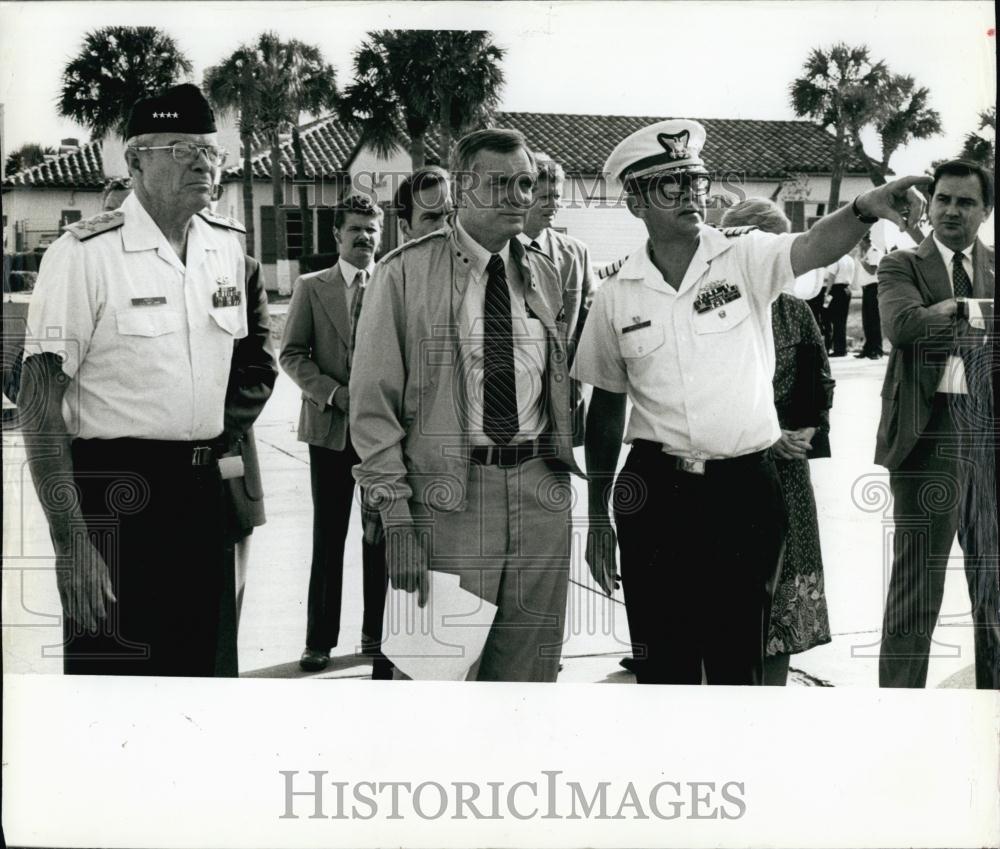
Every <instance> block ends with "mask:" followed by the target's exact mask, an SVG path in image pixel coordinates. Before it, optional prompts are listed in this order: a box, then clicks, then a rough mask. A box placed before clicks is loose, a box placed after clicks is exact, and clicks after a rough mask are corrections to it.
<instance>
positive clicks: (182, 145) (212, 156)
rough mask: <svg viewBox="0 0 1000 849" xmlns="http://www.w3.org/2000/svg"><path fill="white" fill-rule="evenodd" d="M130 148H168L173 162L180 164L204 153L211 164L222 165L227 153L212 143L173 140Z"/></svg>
mask: <svg viewBox="0 0 1000 849" xmlns="http://www.w3.org/2000/svg"><path fill="white" fill-rule="evenodd" d="M132 150H169V151H170V154H171V156H173V157H174V162H178V163H180V164H181V165H190V164H191V163H192V162H194V161H195V160H197V159H198V157H199V156H200V155H201V154H205V159H207V160H208V164H209V165H212V166H217V165H222V163H223V162H225V161H226V156H228V153H227V152H226V151H225V150H223V149H222V148H220V147H216V146H215V145H212V144H195V143H194V142H174V143H173V144H160V145H155V146H145V147H139V146H136V147H133V148H132Z"/></svg>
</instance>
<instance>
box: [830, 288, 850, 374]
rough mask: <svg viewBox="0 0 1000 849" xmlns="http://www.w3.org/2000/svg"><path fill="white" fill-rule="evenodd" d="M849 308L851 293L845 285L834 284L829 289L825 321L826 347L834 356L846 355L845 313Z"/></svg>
mask: <svg viewBox="0 0 1000 849" xmlns="http://www.w3.org/2000/svg"><path fill="white" fill-rule="evenodd" d="M850 307H851V292H850V290H849V289H848V286H847V284H846V283H835V284H834V285H833V286H831V287H830V305H829V306H828V307H827V308H826V320H827V323H828V325H829V328H830V338H829V340H828V343H827V344H828V346H829V348H830V353H831V354H833V355H834V356H843V355H844V354H846V353H847V313H848V311H849V310H850Z"/></svg>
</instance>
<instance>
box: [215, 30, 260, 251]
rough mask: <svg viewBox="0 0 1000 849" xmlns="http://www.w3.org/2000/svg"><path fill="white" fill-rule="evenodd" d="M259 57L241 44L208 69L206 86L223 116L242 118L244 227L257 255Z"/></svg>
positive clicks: (248, 247)
mask: <svg viewBox="0 0 1000 849" xmlns="http://www.w3.org/2000/svg"><path fill="white" fill-rule="evenodd" d="M255 59H256V57H255V54H254V52H253V50H252V49H251V48H249V47H247V46H246V45H241V46H240V47H239V48H238V49H237V50H236V51H234V52H233V54H232V55H231V56H229V57H228V58H227V59H225V60H224V61H223V62H222V63H221V64H219V65H215V66H213V67H211V68H207V69H206V70H205V76H204V80H203V87H204V89H205V93H206V95H207V97H208V99H209V101H210V102H211V104H212V106H213V107H214V108H215V109H216V110H218V111H219V112H220V113H222V114H224V115H225V114H233V113H236V114H237V115H238V116H239V128H240V147H241V152H242V155H243V226H244V227H246V231H247V234H246V252H247V253H248V254H249V255H250V256H255V255H256V254H255V251H256V244H257V242H256V235H255V230H254V222H253V210H254V203H253V134H254V130H255V129H256V127H257V122H258V120H259V117H258V111H259V92H258V88H257V84H256V79H257V68H256V65H255Z"/></svg>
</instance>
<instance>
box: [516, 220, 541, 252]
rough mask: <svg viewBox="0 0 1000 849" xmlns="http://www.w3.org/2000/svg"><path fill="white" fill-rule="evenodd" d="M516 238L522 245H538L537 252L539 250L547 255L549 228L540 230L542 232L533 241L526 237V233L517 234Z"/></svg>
mask: <svg viewBox="0 0 1000 849" xmlns="http://www.w3.org/2000/svg"><path fill="white" fill-rule="evenodd" d="M517 238H518V240H519V241H520V242H521V244H522V245H530V244H531V243H532V242H534V243H535V244H536V245H538V248H539V250H541V251H542V252H543V253H544V254H545V255H546V256H548V255H549V228H548V227H546V228H545V229H544V230H542V232H541V233H539V234H538V235H537V236H535V238H534V239H532V238H531V236H528V235H527V234H526V233H523V232H522V233H518V234H517Z"/></svg>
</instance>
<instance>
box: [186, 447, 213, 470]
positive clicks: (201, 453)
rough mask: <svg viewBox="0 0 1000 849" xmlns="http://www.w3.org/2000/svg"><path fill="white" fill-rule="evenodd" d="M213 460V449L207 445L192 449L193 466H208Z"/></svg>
mask: <svg viewBox="0 0 1000 849" xmlns="http://www.w3.org/2000/svg"><path fill="white" fill-rule="evenodd" d="M211 461H212V449H211V448H209V446H207V445H199V446H198V447H197V448H195V449H193V450H192V451H191V465H192V466H207V465H208V464H209V463H210V462H211Z"/></svg>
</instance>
